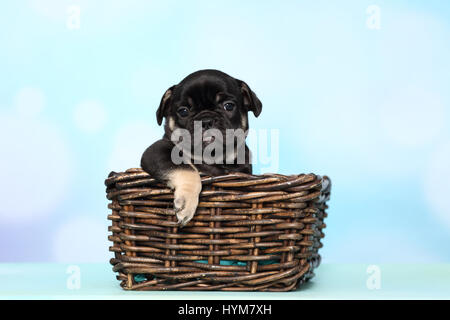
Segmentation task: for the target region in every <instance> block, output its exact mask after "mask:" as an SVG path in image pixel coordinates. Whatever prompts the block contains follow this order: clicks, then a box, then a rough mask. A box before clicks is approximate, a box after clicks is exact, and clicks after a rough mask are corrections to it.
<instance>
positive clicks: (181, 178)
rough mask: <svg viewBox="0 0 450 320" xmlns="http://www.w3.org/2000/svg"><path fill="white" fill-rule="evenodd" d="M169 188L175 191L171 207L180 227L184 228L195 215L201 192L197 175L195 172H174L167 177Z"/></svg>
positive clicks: (200, 183)
mask: <svg viewBox="0 0 450 320" xmlns="http://www.w3.org/2000/svg"><path fill="white" fill-rule="evenodd" d="M168 185H169V187H171V188H173V189H175V192H174V200H173V207H174V209H175V213H176V215H177V218H178V222H179V223H180V225H181V226H185V225H186V224H187V223H188V222H189V221H191V219H192V217H193V216H194V214H195V210H197V205H198V197H199V194H200V191H201V190H202V182H201V180H200V175H199V173H198V172H197V171H196V170H195V171H194V170H185V169H184V170H183V169H181V170H180V169H178V170H174V171H172V172H171V173H170V175H169V184H168Z"/></svg>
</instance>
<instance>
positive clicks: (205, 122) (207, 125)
mask: <svg viewBox="0 0 450 320" xmlns="http://www.w3.org/2000/svg"><path fill="white" fill-rule="evenodd" d="M214 123H215V120H214V119H212V118H205V119H202V128H203V130H208V129H211V128H212V127H213V126H214Z"/></svg>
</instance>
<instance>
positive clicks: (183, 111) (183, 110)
mask: <svg viewBox="0 0 450 320" xmlns="http://www.w3.org/2000/svg"><path fill="white" fill-rule="evenodd" d="M177 112H178V114H179V115H180V116H182V117H187V116H188V115H189V109H188V108H186V107H179V108H178V110H177Z"/></svg>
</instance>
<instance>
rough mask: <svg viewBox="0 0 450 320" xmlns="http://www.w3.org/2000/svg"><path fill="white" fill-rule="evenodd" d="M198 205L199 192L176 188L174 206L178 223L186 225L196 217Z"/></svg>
mask: <svg viewBox="0 0 450 320" xmlns="http://www.w3.org/2000/svg"><path fill="white" fill-rule="evenodd" d="M197 205H198V194H197V193H196V192H192V189H191V190H186V189H181V190H180V189H179V190H175V199H174V201H173V207H174V209H175V212H176V215H177V219H178V223H179V224H180V225H181V226H185V225H186V224H187V223H188V222H189V221H191V219H192V218H193V217H194V214H195V210H197Z"/></svg>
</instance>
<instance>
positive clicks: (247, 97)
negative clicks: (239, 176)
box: [141, 70, 262, 226]
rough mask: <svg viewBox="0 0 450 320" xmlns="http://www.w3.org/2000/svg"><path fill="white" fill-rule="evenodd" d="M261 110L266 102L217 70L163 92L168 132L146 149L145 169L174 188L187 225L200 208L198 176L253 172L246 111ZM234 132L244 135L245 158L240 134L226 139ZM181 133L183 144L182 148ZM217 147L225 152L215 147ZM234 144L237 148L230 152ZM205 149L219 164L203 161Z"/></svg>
mask: <svg viewBox="0 0 450 320" xmlns="http://www.w3.org/2000/svg"><path fill="white" fill-rule="evenodd" d="M261 109H262V104H261V101H259V99H258V98H257V97H256V95H255V93H254V92H253V91H252V90H251V89H250V88H249V86H248V85H247V84H246V83H245V82H244V81H241V80H238V79H235V78H233V77H231V76H229V75H227V74H225V73H223V72H221V71H218V70H201V71H197V72H194V73H192V74H190V75H189V76H187V77H186V78H185V79H183V80H182V81H181V82H180V83H179V84H177V85H174V86H172V87H170V88H169V89H168V90H167V91H166V92H165V93H164V95H163V97H162V99H161V103H160V105H159V108H158V110H157V112H156V119H157V121H158V124H159V125H161V123H162V120H163V118H165V119H166V121H165V125H164V131H165V134H164V136H163V138H162V139H161V140H158V141H156V142H155V143H154V144H152V145H151V146H150V147H149V148H147V150H145V152H144V154H143V155H142V159H141V167H142V168H143V169H144V170H145V171H146V172H148V173H149V174H151V175H152V176H153V177H154V178H155V179H157V180H160V181H162V182H164V183H166V184H167V185H168V186H169V187H170V188H172V189H174V190H175V191H174V196H175V199H174V208H175V211H176V212H177V218H178V221H179V223H180V224H181V225H182V226H183V225H185V224H187V223H188V222H189V221H190V220H191V219H192V217H193V216H194V213H195V210H196V209H197V205H198V197H199V193H200V191H201V188H202V185H201V180H200V175H199V172H203V173H205V174H208V175H219V174H225V173H228V172H246V173H251V172H252V166H251V161H250V151H249V149H248V147H247V145H245V136H246V133H247V132H248V118H247V112H248V111H252V112H253V113H254V115H255V116H256V117H257V116H259V114H260V113H261ZM231 129H232V130H234V131H235V132H241V133H242V132H244V135H245V136H244V143H241V147H242V148H241V149H242V150H244V155H243V156H241V155H242V153H239V150H237V149H239V148H240V147H239V142H237V141H236V136H229V135H227V133H228V132H230V130H231ZM180 132H181V136H182V138H181V142H182V143H180V144H178V142H180V140H178V138H179V136H180V134H178V133H180ZM208 132H209V133H208ZM211 132H212V134H211ZM175 133H177V134H175ZM186 133H189V134H190V137H186V136H185V135H186ZM183 134H184V135H183ZM174 136H176V137H175V138H174ZM196 138H197V139H196ZM199 140H200V141H199ZM213 144H214V145H215V146H216V147H224V149H226V151H225V152H219V151H218V150H219V148H211V146H212V145H213ZM180 145H181V147H180ZM229 146H232V147H233V148H232V149H231V150H232V151H231V152H230V150H228V149H227V147H229ZM193 150H194V151H193ZM199 151H200V152H199ZM206 151H209V153H208V154H209V155H210V156H212V157H214V161H211V159H209V160H207V159H206V158H203V156H204V154H205V153H206ZM180 155H181V157H182V159H183V161H182V162H181V163H180V161H179V159H180Z"/></svg>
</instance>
